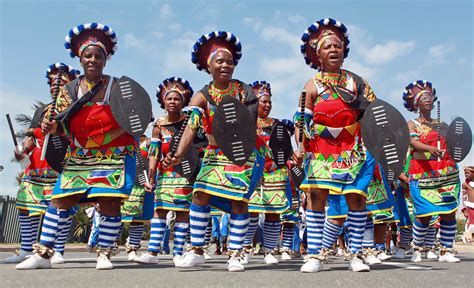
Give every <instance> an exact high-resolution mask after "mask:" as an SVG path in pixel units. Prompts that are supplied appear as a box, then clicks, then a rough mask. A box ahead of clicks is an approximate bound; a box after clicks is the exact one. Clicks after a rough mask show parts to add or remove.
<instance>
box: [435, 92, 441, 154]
mask: <svg viewBox="0 0 474 288" xmlns="http://www.w3.org/2000/svg"><path fill="white" fill-rule="evenodd" d="M439 104H440V101H439V100H438V101H437V102H436V112H437V117H438V123H437V125H436V132H438V143H437V144H438V150H440V149H441V108H440V106H439ZM440 161H441V156H438V162H440Z"/></svg>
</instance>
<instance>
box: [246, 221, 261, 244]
mask: <svg viewBox="0 0 474 288" xmlns="http://www.w3.org/2000/svg"><path fill="white" fill-rule="evenodd" d="M257 227H258V214H257V216H254V217H250V219H249V228H248V229H247V233H246V234H245V240H244V246H252V245H253V237H254V236H255V232H256V231H257Z"/></svg>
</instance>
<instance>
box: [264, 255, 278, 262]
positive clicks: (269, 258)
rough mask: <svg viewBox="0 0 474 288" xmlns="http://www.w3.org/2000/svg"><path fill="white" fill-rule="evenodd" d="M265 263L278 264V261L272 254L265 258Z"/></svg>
mask: <svg viewBox="0 0 474 288" xmlns="http://www.w3.org/2000/svg"><path fill="white" fill-rule="evenodd" d="M263 262H264V263H265V264H267V265H271V264H278V259H277V258H275V256H273V255H272V253H268V254H267V255H265V258H263Z"/></svg>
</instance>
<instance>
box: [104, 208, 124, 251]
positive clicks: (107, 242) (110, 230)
mask: <svg viewBox="0 0 474 288" xmlns="http://www.w3.org/2000/svg"><path fill="white" fill-rule="evenodd" d="M121 221H122V217H120V216H105V215H101V216H100V219H99V243H98V244H99V245H98V247H99V248H113V247H114V246H115V241H116V240H117V235H119V233H120V227H121V226H122V222H121Z"/></svg>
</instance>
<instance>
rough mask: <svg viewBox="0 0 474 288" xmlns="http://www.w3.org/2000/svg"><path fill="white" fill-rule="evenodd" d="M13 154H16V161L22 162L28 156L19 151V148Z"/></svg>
mask: <svg viewBox="0 0 474 288" xmlns="http://www.w3.org/2000/svg"><path fill="white" fill-rule="evenodd" d="M13 153H14V154H15V159H16V160H17V161H21V159H23V158H25V156H26V154H24V153H23V152H20V151H19V150H18V148H17V149H15V150H14V151H13Z"/></svg>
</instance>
